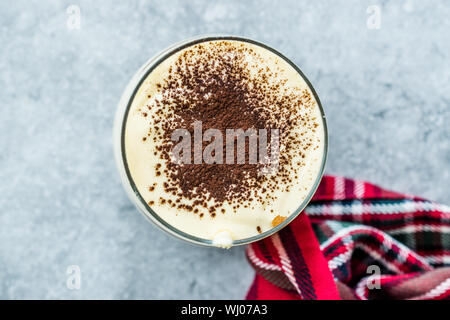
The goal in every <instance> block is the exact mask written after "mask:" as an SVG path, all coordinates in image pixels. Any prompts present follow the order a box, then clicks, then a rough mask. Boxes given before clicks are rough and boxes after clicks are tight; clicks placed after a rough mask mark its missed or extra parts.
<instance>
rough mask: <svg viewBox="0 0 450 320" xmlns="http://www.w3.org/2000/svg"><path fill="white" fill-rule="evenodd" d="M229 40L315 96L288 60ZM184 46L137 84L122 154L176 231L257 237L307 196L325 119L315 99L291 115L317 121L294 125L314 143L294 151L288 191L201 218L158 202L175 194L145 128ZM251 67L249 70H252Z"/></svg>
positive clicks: (227, 242) (216, 237)
mask: <svg viewBox="0 0 450 320" xmlns="http://www.w3.org/2000/svg"><path fill="white" fill-rule="evenodd" d="M213 42H214V41H211V42H204V43H202V44H203V46H204V47H205V48H206V49H207V48H208V45H209V44H212V43H213ZM229 42H230V43H231V44H232V45H236V46H241V45H242V44H243V45H245V46H246V47H250V48H251V49H253V51H254V52H256V53H257V54H258V55H259V56H260V57H261V58H262V59H263V61H264V64H265V65H266V66H267V67H268V68H270V70H272V71H274V72H277V74H278V77H280V78H282V79H285V80H286V83H285V85H284V86H285V90H287V91H289V90H293V91H296V92H300V91H302V90H307V91H309V93H310V94H311V97H312V98H313V99H314V95H313V94H312V92H311V90H310V88H309V87H308V85H307V83H306V82H305V81H304V80H303V78H302V77H301V75H300V74H299V73H297V71H296V70H295V69H294V68H293V67H292V66H291V65H290V64H289V63H287V62H286V61H285V60H283V59H282V58H280V57H279V56H277V55H276V54H274V53H273V52H272V51H269V50H267V49H265V48H262V47H260V46H257V45H254V44H250V43H247V42H240V41H229ZM187 49H188V48H186V49H184V50H187ZM184 50H181V51H178V52H177V53H175V54H173V55H172V56H170V57H169V58H167V59H166V60H164V61H163V62H161V63H160V64H159V65H158V66H157V67H156V68H155V69H154V70H153V71H152V72H151V73H150V74H149V75H148V76H147V78H146V79H145V81H144V82H143V83H142V84H141V86H140V88H139V89H138V91H137V94H136V95H135V98H134V100H133V102H132V104H131V107H130V111H129V113H128V117H127V119H126V120H125V121H126V127H125V156H126V160H127V163H128V169H129V171H130V174H131V177H132V179H133V180H134V183H135V185H136V187H137V189H138V191H139V193H140V195H141V196H142V197H143V199H145V201H146V202H147V203H152V205H151V208H152V209H153V211H154V212H156V214H158V215H159V216H160V217H161V218H162V219H163V220H165V221H166V222H167V223H168V224H170V225H171V226H173V227H174V228H176V229H179V230H180V231H183V232H185V233H188V234H190V235H193V236H196V237H199V238H202V239H207V240H213V244H215V245H217V246H220V247H229V246H231V245H232V241H236V240H240V239H245V238H249V237H252V236H256V235H258V234H259V233H260V232H265V231H268V230H270V229H271V228H273V225H272V221H273V220H274V218H275V217H276V216H282V217H288V216H289V215H291V214H292V213H293V212H294V211H296V210H297V208H298V207H299V206H300V205H301V204H302V202H303V201H304V200H305V199H306V197H307V196H308V194H309V192H310V191H311V189H312V188H313V185H314V182H315V181H316V179H317V177H318V175H319V174H320V169H321V164H322V160H323V156H324V148H325V147H324V140H325V137H324V124H323V119H322V115H321V112H320V109H319V107H318V105H317V103H316V101H314V102H313V104H314V108H312V109H311V108H308V109H305V110H302V109H301V108H299V110H298V114H294V115H293V116H296V117H297V116H302V115H305V113H306V112H307V113H308V115H309V117H315V118H316V119H317V120H316V123H317V124H318V126H317V128H316V129H315V130H314V131H313V130H309V129H305V128H302V127H297V128H295V130H297V131H298V134H303V136H304V137H307V138H310V139H311V141H312V144H313V145H312V147H311V148H309V149H308V150H307V151H306V152H305V154H304V158H302V156H301V155H300V153H298V154H296V153H295V152H293V153H292V155H291V156H292V165H293V166H296V164H297V163H299V162H301V163H302V165H301V166H298V171H297V172H298V174H297V179H295V177H294V174H293V173H292V176H291V178H292V179H293V180H294V181H293V183H292V184H291V186H290V187H289V191H288V192H286V191H282V188H281V189H280V190H275V191H274V193H273V195H274V196H275V197H276V199H275V200H273V201H270V202H269V203H265V204H262V203H260V202H258V201H257V199H253V200H252V201H248V206H247V208H245V207H243V206H240V207H239V208H238V209H237V211H234V210H233V209H232V206H233V204H232V203H229V202H225V203H223V204H222V206H221V207H220V208H218V210H217V211H218V213H217V214H216V215H215V217H211V216H210V215H209V214H208V213H207V212H206V211H205V212H204V215H203V216H202V217H200V214H194V213H193V212H190V211H187V210H184V209H178V208H174V207H171V206H170V205H168V204H167V203H165V204H162V203H160V201H158V200H159V199H160V198H161V197H164V198H165V199H173V200H175V199H176V198H175V197H174V196H173V195H172V194H169V193H167V192H165V190H164V188H163V183H164V182H165V181H167V179H168V177H167V176H166V175H165V174H164V173H163V174H161V175H160V176H156V174H155V167H156V165H157V164H160V165H161V166H162V168H161V172H163V170H164V169H165V164H164V162H163V161H162V160H161V159H160V158H159V157H158V156H156V155H155V154H154V151H155V148H156V145H157V143H155V142H154V141H153V136H152V135H150V136H148V134H149V128H150V127H151V126H153V125H154V124H153V123H152V108H151V106H152V104H153V103H154V102H155V101H154V99H155V97H157V95H161V94H164V93H161V92H160V89H158V87H157V85H156V84H158V83H161V82H162V81H163V80H164V79H165V77H167V76H168V70H169V68H170V67H171V66H173V65H174V62H175V61H176V59H177V58H178V57H179V55H182V54H183V52H184ZM248 59H249V62H250V63H249V66H248V68H252V61H251V59H253V58H252V56H248ZM255 63H256V62H255ZM257 64H258V67H261V61H258V62H257ZM255 70H256V67H255ZM250 71H251V72H253V71H254V70H250ZM255 74H256V72H255ZM149 96H150V98H149ZM149 106H150V108H149ZM143 110H145V112H146V113H148V115H147V116H146V117H143V116H142V112H143ZM143 137H146V140H145V141H143ZM281 152H283V146H281ZM275 174H276V173H275ZM152 186H154V190H152V191H150V190H151V189H152V188H151V187H152ZM263 187H264V186H261V188H260V190H255V193H260V192H261V190H262V188H263ZM186 204H189V201H188V200H186ZM221 209H224V210H225V213H223V214H222V213H220V212H221ZM200 213H201V211H200ZM258 227H259V228H258ZM258 229H259V231H258Z"/></svg>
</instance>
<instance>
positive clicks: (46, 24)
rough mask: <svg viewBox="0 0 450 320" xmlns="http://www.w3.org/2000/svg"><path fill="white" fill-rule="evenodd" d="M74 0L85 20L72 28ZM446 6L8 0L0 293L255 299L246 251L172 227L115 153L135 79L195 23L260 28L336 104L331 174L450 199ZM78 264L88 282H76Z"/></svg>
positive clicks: (327, 102)
mask: <svg viewBox="0 0 450 320" xmlns="http://www.w3.org/2000/svg"><path fill="white" fill-rule="evenodd" d="M70 4H76V5H78V6H79V7H80V9H81V28H80V30H70V29H68V28H67V26H66V23H67V18H68V15H67V13H66V9H67V7H68V6H69V5H70ZM369 5H378V6H379V7H380V9H381V25H380V26H381V28H380V29H378V30H371V29H368V28H367V26H366V21H367V19H368V17H369V15H370V14H368V13H367V12H366V9H367V7H368V6H369ZM448 17H450V4H449V3H448V1H419V0H417V1H390V2H388V1H381V0H380V1H376V0H371V1H361V0H354V1H350V0H340V1H334V0H333V1H331V0H329V1H299V0H291V1H261V0H256V1H171V0H164V1H116V2H112V1H95V2H93V1H76V0H74V1H71V2H67V1H14V2H10V1H8V2H6V1H3V2H1V3H0V43H1V45H0V97H1V106H2V109H1V110H2V112H1V116H0V148H1V152H0V168H1V169H0V208H1V209H0V298H8V299H9V298H13V299H17V298H31V299H37V298H57V299H59V298H68V299H72V298H74V299H77V298H95V299H109V298H199V299H206V298H218V299H229V298H236V299H239V298H243V297H244V295H245V290H246V288H247V287H248V285H249V284H250V282H251V280H252V276H253V273H252V270H251V269H250V267H249V266H248V265H247V262H246V260H245V258H244V252H243V248H234V249H232V250H229V251H224V250H215V249H207V248H200V247H195V246H192V245H189V244H185V243H182V242H181V241H178V240H175V239H172V238H170V237H169V236H167V235H165V234H164V233H162V232H161V231H159V230H158V229H157V228H156V227H153V226H152V225H151V224H150V223H147V222H146V221H145V219H144V218H143V217H142V216H141V215H140V214H139V213H138V212H137V210H136V209H135V208H134V207H133V206H132V204H131V203H130V201H129V200H128V199H127V197H126V195H125V193H124V191H123V190H122V187H121V185H120V181H119V178H118V175H117V174H116V168H115V165H114V162H113V153H112V143H111V140H112V139H111V130H112V123H113V116H114V111H115V108H116V104H117V102H118V99H119V97H120V95H121V92H122V90H123V89H124V87H125V85H126V83H127V82H128V80H129V79H130V77H131V76H132V74H133V73H134V72H135V71H136V70H137V69H138V68H139V67H140V65H141V64H142V63H144V62H145V61H146V60H147V59H148V58H149V57H150V56H152V55H154V54H155V53H157V52H158V51H160V50H162V49H163V48H165V47H166V46H168V45H170V44H171V43H173V42H176V41H178V40H182V39H184V38H187V37H190V36H193V35H197V34H203V33H217V32H219V33H233V34H238V35H244V36H247V37H251V38H254V39H256V40H260V41H263V42H266V43H267V44H269V45H272V46H273V47H275V48H277V49H279V50H280V51H281V52H283V53H285V55H287V56H288V57H290V58H291V59H292V60H293V61H294V62H295V63H297V64H298V65H299V66H300V68H302V69H303V71H304V72H305V74H306V75H307V76H308V77H309V78H310V80H311V82H312V83H313V84H314V86H315V88H316V90H317V91H318V94H319V96H320V98H321V100H322V103H323V105H324V108H325V110H326V113H327V116H328V122H329V130H330V154H329V162H328V167H327V172H328V173H332V174H339V175H346V176H350V177H356V178H361V179H367V180H370V181H373V182H375V183H378V184H380V185H382V186H385V187H390V188H392V189H395V190H399V191H404V192H408V193H413V194H417V195H420V196H423V197H428V198H430V199H432V200H437V201H441V202H444V203H447V204H449V203H450V193H449V178H450V177H449V172H450V171H449V163H450V147H449V139H450V126H449V122H450V108H449V104H450V90H449V89H450V88H449V84H450V41H449V31H450V19H449V18H448ZM69 265H78V266H79V267H80V268H81V275H82V278H81V279H82V283H81V289H80V290H69V289H68V288H67V287H66V279H67V275H66V269H67V267H68V266H69Z"/></svg>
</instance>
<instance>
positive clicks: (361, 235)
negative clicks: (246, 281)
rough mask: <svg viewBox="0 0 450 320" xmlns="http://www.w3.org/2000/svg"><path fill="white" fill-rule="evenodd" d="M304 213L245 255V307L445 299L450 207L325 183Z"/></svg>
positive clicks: (449, 282)
mask: <svg viewBox="0 0 450 320" xmlns="http://www.w3.org/2000/svg"><path fill="white" fill-rule="evenodd" d="M304 212H306V214H304V213H302V214H300V215H299V217H298V218H296V219H295V220H294V221H293V222H292V223H290V224H289V225H288V226H287V227H285V228H284V229H283V230H281V231H280V232H278V233H277V234H275V235H273V236H271V237H269V238H266V239H264V240H261V241H259V242H256V243H252V244H251V245H249V246H248V247H247V250H246V254H247V258H248V260H249V262H250V264H251V265H252V266H253V267H254V269H255V270H256V276H255V280H254V282H253V284H252V286H251V287H250V289H249V291H248V294H247V299H252V300H253V299H339V298H340V299H361V300H366V299H420V300H437V299H450V207H448V206H445V205H440V204H437V203H435V202H431V201H427V200H424V199H421V198H418V197H414V196H408V195H405V194H401V193H397V192H391V191H387V190H384V189H381V188H380V187H377V186H375V185H373V184H370V183H366V182H363V181H358V180H351V179H345V178H342V177H331V176H325V177H324V178H323V180H322V182H321V184H320V186H319V188H318V190H317V192H316V194H315V196H314V198H313V200H312V201H311V203H310V204H309V205H308V207H307V208H306V209H305V211H304Z"/></svg>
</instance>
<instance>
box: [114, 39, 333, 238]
mask: <svg viewBox="0 0 450 320" xmlns="http://www.w3.org/2000/svg"><path fill="white" fill-rule="evenodd" d="M218 40H230V41H240V42H246V43H250V44H253V45H256V46H259V47H262V48H263V49H266V50H269V51H270V52H272V53H274V54H275V55H277V56H278V57H280V58H281V59H283V60H284V61H286V62H287V63H288V64H289V65H290V66H291V67H293V68H294V70H295V71H296V72H297V73H298V74H299V75H300V76H301V77H302V79H303V80H304V81H305V83H306V84H307V85H308V87H309V89H310V90H311V92H312V94H313V95H314V98H315V99H316V103H317V105H318V107H319V110H320V113H321V117H322V123H323V128H324V152H323V155H322V161H321V165H320V170H319V172H318V174H317V177H316V180H315V181H314V184H313V186H312V188H311V190H310V191H309V193H308V195H307V196H306V198H305V199H304V200H303V201H302V203H301V204H300V205H299V207H298V208H297V209H296V210H295V211H294V212H292V213H291V214H290V215H289V217H287V218H286V219H285V220H284V221H283V222H282V223H280V224H279V225H277V226H275V227H273V228H271V229H269V230H267V231H265V232H263V233H260V234H258V235H255V236H252V237H248V238H243V239H239V240H233V241H232V244H231V246H239V245H244V244H249V243H252V242H255V241H258V240H261V239H264V238H266V237H269V236H271V235H273V234H275V233H277V232H278V231H280V230H281V229H283V228H284V227H286V226H287V225H288V224H289V223H291V222H292V221H293V220H294V219H295V218H296V217H297V216H298V215H299V214H300V213H302V211H303V210H304V209H305V207H306V206H307V205H308V203H309V202H310V201H311V199H312V197H313V196H314V194H315V192H316V190H317V188H318V186H319V183H320V181H321V180H322V177H323V174H324V171H325V165H326V162H327V157H328V128H327V122H326V117H325V113H324V110H323V107H322V104H321V102H320V99H319V96H318V95H317V93H316V91H315V89H314V87H313V86H312V84H311V82H310V81H309V80H308V78H307V77H306V76H305V75H304V74H303V72H302V71H301V70H300V68H299V67H298V66H297V65H295V64H294V63H293V62H292V61H291V60H290V59H288V58H287V57H286V56H284V55H283V54H282V53H280V52H278V51H277V50H275V49H273V48H272V47H270V46H268V45H266V44H264V43H262V42H259V41H255V40H252V39H249V38H246V37H241V36H234V35H203V36H197V37H193V38H190V39H187V40H184V41H181V42H178V43H175V44H174V45H172V46H170V47H168V48H166V49H165V50H163V51H161V52H160V53H158V54H157V55H156V56H154V57H153V58H150V59H149V60H148V61H147V62H146V63H145V64H144V65H143V66H142V67H141V68H140V69H139V70H138V72H137V73H136V74H135V75H134V77H133V78H132V79H131V80H130V81H129V83H128V85H127V87H126V89H125V90H124V92H123V94H122V97H121V99H120V102H119V105H118V109H117V113H116V117H115V124H114V131H115V135H114V141H113V144H114V147H115V157H116V164H117V166H118V169H119V172H120V174H121V180H122V184H123V186H124V188H125V189H126V191H127V193H128V195H129V197H130V199H131V200H132V202H133V203H134V204H135V206H136V207H137V208H138V209H139V211H141V213H142V214H143V215H144V216H145V217H146V218H147V219H149V220H150V221H151V222H153V223H155V224H156V225H157V226H158V227H159V228H160V229H162V230H164V231H166V232H167V233H169V234H171V235H173V236H175V237H177V238H179V239H182V240H185V241H188V242H191V243H194V244H198V245H203V246H214V247H216V246H215V245H214V244H213V240H211V239H204V238H200V237H196V236H193V235H191V234H188V233H186V232H184V231H182V230H180V229H178V228H175V227H174V226H172V225H171V224H169V223H167V222H166V221H165V220H164V219H163V218H161V217H160V216H159V215H158V214H157V213H156V212H155V211H154V210H153V209H152V208H151V207H150V206H149V205H148V203H147V202H146V201H145V200H144V198H143V197H142V196H141V194H140V192H139V190H138V189H137V187H136V184H135V183H134V180H133V178H132V176H131V173H130V170H129V168H128V161H127V158H126V154H125V132H126V124H127V120H128V114H129V110H130V108H131V105H132V103H133V101H134V98H135V96H136V93H137V92H138V90H139V88H140V87H141V85H142V83H143V82H144V81H145V79H146V78H147V77H148V76H149V75H150V73H151V72H152V71H153V70H154V69H155V68H156V67H157V66H158V65H159V64H160V63H161V62H163V61H164V60H166V59H167V58H168V57H170V56H171V55H173V54H175V53H176V52H178V51H180V50H183V49H185V48H187V47H190V46H193V45H196V44H198V43H202V42H207V41H218ZM119 139H120V141H117V140H119Z"/></svg>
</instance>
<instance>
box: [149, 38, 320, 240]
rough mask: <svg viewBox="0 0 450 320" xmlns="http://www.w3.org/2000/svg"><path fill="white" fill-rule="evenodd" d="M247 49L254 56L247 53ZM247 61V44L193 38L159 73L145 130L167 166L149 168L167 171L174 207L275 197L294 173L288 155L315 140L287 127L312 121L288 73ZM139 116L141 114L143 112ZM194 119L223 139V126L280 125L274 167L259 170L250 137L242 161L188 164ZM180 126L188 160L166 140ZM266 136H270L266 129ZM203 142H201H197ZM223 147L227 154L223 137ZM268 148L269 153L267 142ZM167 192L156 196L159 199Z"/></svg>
mask: <svg viewBox="0 0 450 320" xmlns="http://www.w3.org/2000/svg"><path fill="white" fill-rule="evenodd" d="M249 56H250V57H251V58H252V59H247V58H246V57H249ZM249 61H256V63H257V62H258V61H262V60H261V57H259V56H258V54H257V53H255V52H254V51H253V50H252V49H251V48H249V47H246V46H237V45H235V44H234V45H233V44H232V43H231V42H228V41H220V42H215V43H214V45H213V46H211V45H209V46H208V47H207V48H206V47H205V46H204V45H202V44H197V45H195V46H192V47H190V48H188V49H187V50H185V51H184V53H183V54H182V55H180V56H179V57H178V59H177V60H176V62H175V65H174V67H172V68H170V70H169V73H168V75H167V76H166V77H165V80H164V81H162V82H161V83H158V84H157V85H156V87H157V88H158V91H159V93H161V94H160V97H159V98H155V97H154V101H155V102H154V103H152V104H149V105H147V107H148V108H149V109H154V112H152V113H151V114H152V117H148V118H152V119H151V122H150V123H149V124H150V128H151V129H150V131H153V133H154V135H155V137H156V138H155V139H154V140H155V141H156V142H157V143H158V146H157V148H156V150H155V154H157V156H158V157H159V158H160V159H161V160H162V162H163V163H164V164H165V170H164V172H162V169H161V168H160V167H157V168H155V170H156V171H155V172H156V175H157V176H160V175H161V174H164V175H165V176H166V178H167V182H166V183H164V190H165V191H166V192H167V193H168V194H172V195H175V196H176V198H177V201H174V202H175V203H174V204H173V205H176V206H177V208H179V209H185V210H188V211H193V212H194V213H197V212H199V208H203V209H206V211H207V212H209V214H210V216H212V217H214V216H215V215H216V214H218V213H220V212H221V211H218V212H216V210H218V208H219V207H220V206H221V205H222V204H223V203H224V202H228V203H229V204H231V205H232V206H233V208H234V210H237V208H239V207H240V206H246V203H245V202H246V201H248V200H249V199H250V198H254V199H256V200H257V201H259V202H260V203H262V204H267V203H268V202H270V201H273V200H274V196H273V192H274V191H275V190H280V188H281V189H282V191H286V190H289V189H288V188H289V186H290V185H291V184H292V182H293V181H292V179H293V178H292V177H293V176H294V175H297V174H298V173H297V169H296V168H297V166H296V165H297V164H295V165H294V164H293V163H291V162H292V161H291V160H292V155H293V154H299V153H300V154H304V153H305V152H306V151H307V150H308V149H309V148H311V147H313V146H314V143H315V141H312V139H311V138H306V137H305V136H303V135H299V134H298V133H296V132H297V131H295V132H294V130H293V128H297V127H299V126H302V127H304V128H305V130H313V129H314V128H315V127H316V126H317V122H316V120H315V119H312V118H311V116H310V114H311V111H312V110H313V107H314V104H315V100H314V99H313V98H312V97H311V94H310V93H309V91H307V90H300V89H298V90H285V88H284V87H283V86H284V84H285V82H286V80H285V79H282V78H280V77H278V75H277V74H276V70H270V69H269V68H265V67H258V68H257V73H256V74H255V73H252V72H250V69H253V68H254V66H253V65H250V64H251V63H252V62H249ZM253 63H255V62H253ZM261 65H263V64H262V63H261ZM143 116H144V117H147V113H145V115H144V114H143ZM149 120H150V119H149ZM195 121H201V123H202V131H203V133H204V132H205V131H206V130H208V129H210V128H213V129H218V130H220V131H221V132H222V135H223V138H224V142H225V137H226V129H243V130H247V129H250V128H252V129H256V130H258V129H267V130H268V131H269V132H270V129H279V130H280V131H279V132H280V145H281V152H280V155H279V167H278V171H277V173H276V174H273V175H265V174H262V173H261V172H262V169H263V167H264V166H265V165H264V164H261V163H257V164H250V163H249V150H248V145H247V146H246V150H245V151H246V158H245V160H246V161H245V163H244V164H236V161H235V164H226V163H225V161H224V163H223V164H217V163H213V164H206V163H202V164H201V165H199V164H194V161H193V160H194V141H193V137H194V122H195ZM180 128H184V129H187V130H189V132H190V133H191V137H192V143H191V146H192V147H191V159H192V162H191V164H183V163H177V162H173V161H172V160H171V159H172V154H171V152H172V149H173V147H174V146H175V145H176V143H177V142H174V141H172V140H171V135H172V132H173V131H174V130H175V129H180ZM149 134H150V133H149ZM267 140H268V141H269V142H270V136H269V137H268V139H267ZM247 142H248V139H247ZM209 143H210V141H208V142H203V149H204V148H205V147H206V146H207V145H208V144H209ZM223 149H224V150H223V157H224V158H225V154H226V150H225V143H224V148H223ZM267 153H268V154H270V144H269V146H268V152H267ZM236 154H237V152H235V157H236ZM235 160H236V159H235ZM300 165H301V164H300ZM300 178H301V177H300ZM286 188H287V189H286ZM165 200H166V199H163V198H161V199H160V200H159V201H160V203H161V204H164V203H166V201H165ZM179 200H182V201H179ZM186 203H189V205H187V204H186ZM211 203H212V205H211ZM222 213H223V211H222ZM201 216H203V214H200V217H201ZM277 218H278V217H277ZM278 220H279V219H278ZM276 223H279V221H276ZM258 232H260V230H258Z"/></svg>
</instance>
